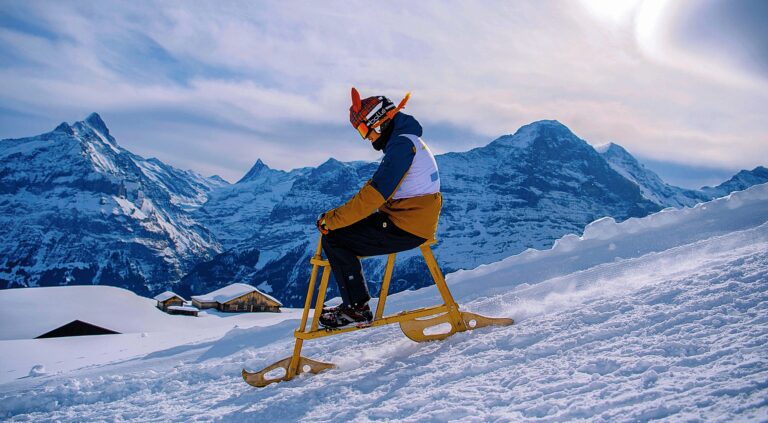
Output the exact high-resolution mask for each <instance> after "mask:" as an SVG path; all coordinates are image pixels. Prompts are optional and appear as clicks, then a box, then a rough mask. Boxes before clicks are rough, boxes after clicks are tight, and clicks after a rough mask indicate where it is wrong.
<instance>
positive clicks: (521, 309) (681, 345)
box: [0, 184, 768, 422]
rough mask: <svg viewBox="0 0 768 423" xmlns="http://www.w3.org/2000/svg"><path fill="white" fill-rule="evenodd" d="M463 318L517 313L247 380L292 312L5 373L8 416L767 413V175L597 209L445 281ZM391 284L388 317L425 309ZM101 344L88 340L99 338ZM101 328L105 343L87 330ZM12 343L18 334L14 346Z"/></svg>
mask: <svg viewBox="0 0 768 423" xmlns="http://www.w3.org/2000/svg"><path fill="white" fill-rule="evenodd" d="M448 282H449V284H450V286H451V289H452V292H453V293H454V295H455V296H456V298H457V299H458V300H459V302H460V303H461V304H462V307H463V308H464V309H466V310H469V311H474V312H480V313H483V314H487V315H498V316H511V317H513V318H515V320H516V322H517V323H516V324H515V325H513V326H510V327H505V328H498V329H489V328H486V329H481V330H477V331H475V332H474V333H460V334H457V335H455V336H453V337H451V338H449V339H448V340H446V341H443V342H435V343H425V344H417V343H414V342H411V341H409V340H408V339H406V338H405V337H403V336H402V334H400V332H399V330H398V329H397V328H396V327H385V328H379V329H372V330H366V331H359V332H355V333H352V334H347V335H342V336H336V337H330V338H325V339H322V340H314V341H308V342H307V343H306V344H305V348H304V355H306V356H309V357H312V358H316V359H319V360H324V361H333V362H335V363H336V364H338V365H339V368H338V369H336V370H332V371H329V372H326V373H324V374H321V375H316V376H308V377H299V378H298V379H297V380H294V381H291V382H287V383H281V384H276V385H270V386H269V387H267V388H263V389H254V388H251V387H249V386H248V385H245V384H244V383H243V382H242V381H241V379H240V376H239V370H240V368H241V367H242V366H243V365H245V366H246V367H249V368H260V367H263V366H265V365H267V364H269V363H271V362H272V361H274V360H277V359H280V358H283V357H284V356H287V355H288V354H290V349H291V346H292V338H291V331H292V330H293V329H294V327H295V325H296V322H295V321H284V322H282V323H279V324H276V325H273V326H269V327H258V328H256V327H254V328H249V329H244V328H238V329H234V330H231V331H229V332H228V333H227V334H226V335H225V336H224V337H222V338H221V339H219V340H217V341H215V342H208V343H202V344H187V345H179V346H177V347H174V348H169V349H168V350H165V351H161V352H158V353H154V354H148V355H147V356H144V357H142V358H140V359H136V360H132V361H125V362H120V363H115V364H111V365H108V366H99V367H93V368H89V369H83V370H79V371H75V372H71V373H68V374H64V375H57V376H47V377H46V376H43V377H30V378H25V379H21V380H16V381H13V382H9V383H4V384H0V416H3V417H5V418H7V419H8V420H10V421H30V420H33V421H45V420H65V421H104V420H107V421H119V420H141V421H168V420H172V421H189V420H203V421H207V420H224V421H244V422H245V421H254V420H257V419H258V420H266V421H299V420H300V421H372V420H379V421H414V422H415V421H449V420H457V421H458V420H460V421H521V420H526V421H563V420H577V419H589V420H594V421H646V420H651V419H664V418H666V419H667V420H672V421H681V420H704V421H733V420H738V421H765V420H766V419H768V400H767V399H766V398H768V348H766V342H768V184H763V185H758V186H755V187H752V188H750V189H748V190H746V191H742V192H736V193H734V194H731V195H730V196H728V197H725V198H722V199H718V200H715V201H712V202H709V203H704V204H700V205H698V206H696V207H694V208H690V209H682V210H672V209H669V210H664V211H662V212H659V213H656V214H654V215H651V216H648V217H646V218H642V219H628V220H626V221H624V222H621V223H618V224H617V223H615V222H613V221H611V220H610V219H603V220H600V221H597V222H595V223H593V224H591V225H590V226H588V227H587V228H586V229H585V231H584V234H583V235H582V236H581V237H577V236H567V237H564V238H562V239H561V240H559V241H558V242H557V244H556V245H555V246H554V247H553V248H552V249H550V250H546V251H535V250H529V251H526V252H524V253H522V254H520V255H517V256H513V257H510V258H508V259H506V260H503V261H501V262H498V263H494V264H491V265H486V266H481V267H479V268H477V269H475V270H471V271H461V272H457V273H454V274H451V275H449V277H448ZM436 298H438V294H437V293H436V290H435V289H434V288H424V289H421V290H418V291H409V292H403V293H399V294H396V295H393V296H392V297H391V298H390V300H389V304H388V310H387V311H388V312H392V311H396V310H398V309H405V308H411V307H414V306H424V305H429V304H431V303H434V302H436ZM94 338H95V337H94ZM99 338H104V337H99ZM10 342H12V341H10Z"/></svg>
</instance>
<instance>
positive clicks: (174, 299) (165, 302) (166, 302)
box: [155, 291, 186, 312]
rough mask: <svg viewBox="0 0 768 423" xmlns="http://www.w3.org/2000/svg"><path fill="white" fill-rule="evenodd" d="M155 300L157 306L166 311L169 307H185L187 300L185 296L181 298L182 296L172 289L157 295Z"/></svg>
mask: <svg viewBox="0 0 768 423" xmlns="http://www.w3.org/2000/svg"><path fill="white" fill-rule="evenodd" d="M155 300H156V301H157V308H159V309H160V310H163V311H166V312H167V311H168V307H172V306H177V307H183V306H184V302H185V301H186V300H185V299H184V298H181V296H179V295H177V294H175V293H173V292H171V291H165V292H163V293H162V294H159V295H157V296H156V297H155Z"/></svg>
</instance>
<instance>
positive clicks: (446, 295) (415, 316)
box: [243, 237, 514, 388]
mask: <svg viewBox="0 0 768 423" xmlns="http://www.w3.org/2000/svg"><path fill="white" fill-rule="evenodd" d="M321 240H322V237H321ZM436 242H437V241H435V240H434V239H432V240H429V241H427V242H425V243H424V244H422V245H421V246H420V247H419V249H420V250H421V253H422V255H423V256H424V260H425V261H426V262H427V267H428V268H429V271H430V273H431V274H432V279H433V280H434V282H435V285H437V289H438V290H439V291H440V296H441V297H442V299H443V304H442V305H438V306H433V307H425V308H419V309H416V310H410V311H403V312H400V313H397V314H393V315H389V316H384V315H383V314H384V304H385V302H386V301H387V291H388V290H389V282H390V279H391V278H392V270H393V269H394V266H395V256H396V253H392V254H389V255H388V258H387V266H386V268H385V270H384V280H383V281H382V282H381V292H380V294H379V301H378V306H377V307H376V314H375V315H374V318H373V320H372V321H371V323H370V324H366V325H356V326H355V325H353V326H347V327H342V328H338V329H318V323H319V320H320V313H321V310H322V308H323V303H324V302H325V293H326V290H327V288H328V278H329V277H330V275H331V265H330V263H329V262H328V260H324V259H323V258H322V256H321V250H322V246H321V242H320V241H318V243H317V250H316V251H315V255H314V256H313V257H312V258H311V259H310V260H309V261H310V263H311V264H312V274H311V276H310V279H309V287H308V289H307V297H306V300H305V301H304V313H303V314H302V316H301V323H299V328H298V329H297V330H296V331H294V333H293V335H294V337H295V338H296V344H295V346H294V348H293V355H291V356H290V357H287V358H284V359H282V360H280V361H278V362H276V363H274V364H272V365H270V366H267V367H266V368H264V369H263V370H261V371H259V372H249V371H247V370H245V369H243V379H245V381H246V382H247V383H248V384H249V385H251V386H254V387H257V388H261V387H264V386H267V385H269V384H271V383H275V382H281V381H284V380H291V379H293V378H294V377H295V376H297V375H299V374H302V373H313V374H317V373H320V372H322V371H324V370H328V369H333V368H335V367H336V366H335V365H334V364H332V363H323V362H320V361H316V360H312V359H309V358H306V357H303V356H301V347H302V345H303V343H304V340H307V339H316V338H323V337H326V336H333V335H339V334H342V333H347V332H353V331H356V330H361V329H366V328H369V327H376V326H384V325H389V324H393V323H399V324H400V329H401V330H402V331H403V333H404V334H405V336H407V337H408V338H410V339H411V340H413V341H416V342H426V341H438V340H443V339H445V338H448V337H449V336H451V335H453V334H455V333H457V332H464V331H467V330H472V329H477V328H481V327H485V326H490V325H501V326H507V325H511V324H513V323H514V321H513V320H512V319H508V318H493V317H485V316H481V315H479V314H474V313H469V312H466V311H461V310H459V306H458V304H456V302H455V301H454V299H453V296H452V295H451V291H450V290H449V289H448V285H446V283H445V279H444V278H443V274H442V272H441V271H440V268H439V267H438V265H437V261H435V257H434V255H433V254H432V249H431V246H432V245H433V244H435V243H436ZM320 267H323V274H322V277H321V279H320V287H319V289H318V293H317V301H316V302H315V306H314V314H313V316H312V323H311V324H310V327H309V330H307V320H308V318H309V310H310V307H311V305H312V298H313V297H314V291H315V282H316V280H317V274H318V270H319V268H320ZM445 324H449V325H450V329H449V330H447V331H442V332H440V333H431V332H433V331H434V329H432V330H430V328H435V327H436V326H439V325H445ZM443 327H444V326H443ZM441 328H442V327H441ZM428 332H429V333H428ZM278 369H281V370H278Z"/></svg>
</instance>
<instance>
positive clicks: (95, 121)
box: [83, 112, 117, 144]
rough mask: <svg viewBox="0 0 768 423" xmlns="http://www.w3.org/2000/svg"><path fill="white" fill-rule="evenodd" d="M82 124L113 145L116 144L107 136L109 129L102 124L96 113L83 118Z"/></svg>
mask: <svg viewBox="0 0 768 423" xmlns="http://www.w3.org/2000/svg"><path fill="white" fill-rule="evenodd" d="M83 122H84V123H86V124H87V125H88V126H90V127H91V128H93V129H94V130H96V131H97V132H99V133H100V134H101V135H103V136H104V137H105V138H107V139H108V140H109V141H110V142H112V143H113V144H117V142H116V141H115V139H114V138H113V137H112V136H111V135H110V134H109V128H107V124H106V123H104V120H102V119H101V116H99V114H98V113H96V112H94V113H91V114H90V115H88V117H87V118H85V120H84V121H83Z"/></svg>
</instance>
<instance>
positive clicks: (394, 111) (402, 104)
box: [371, 91, 411, 129]
mask: <svg viewBox="0 0 768 423" xmlns="http://www.w3.org/2000/svg"><path fill="white" fill-rule="evenodd" d="M410 98H411V92H410V91H408V92H407V93H405V97H403V99H402V100H400V103H399V104H398V105H397V107H395V108H394V109H392V110H390V111H388V112H387V118H386V119H380V120H379V121H378V122H376V123H374V124H373V125H372V126H371V129H374V128H378V127H379V126H381V124H383V123H384V122H386V121H388V120H391V119H394V118H395V115H396V114H397V112H399V111H400V110H401V109H403V108H405V104H406V103H408V100H409V99H410Z"/></svg>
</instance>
